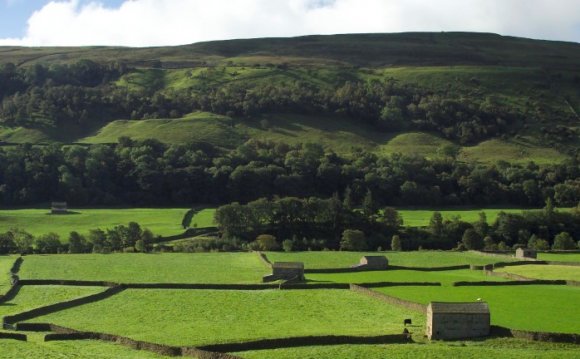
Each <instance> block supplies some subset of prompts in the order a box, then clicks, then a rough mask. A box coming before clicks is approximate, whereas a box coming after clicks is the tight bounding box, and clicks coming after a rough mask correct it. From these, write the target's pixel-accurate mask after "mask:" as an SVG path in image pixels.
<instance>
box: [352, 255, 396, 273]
mask: <svg viewBox="0 0 580 359" xmlns="http://www.w3.org/2000/svg"><path fill="white" fill-rule="evenodd" d="M388 266H389V260H388V259H387V257H385V256H363V257H362V258H361V259H360V262H359V264H356V265H354V266H352V267H353V268H359V269H378V270H380V269H387V267H388Z"/></svg>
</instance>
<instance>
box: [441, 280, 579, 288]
mask: <svg viewBox="0 0 580 359" xmlns="http://www.w3.org/2000/svg"><path fill="white" fill-rule="evenodd" d="M510 285H568V283H567V282H566V281H565V280H544V279H532V280H515V281H505V282H485V281H479V282H463V281H462V282H453V284H452V286H453V287H477V286H488V287H493V286H498V287H499V286H510Z"/></svg>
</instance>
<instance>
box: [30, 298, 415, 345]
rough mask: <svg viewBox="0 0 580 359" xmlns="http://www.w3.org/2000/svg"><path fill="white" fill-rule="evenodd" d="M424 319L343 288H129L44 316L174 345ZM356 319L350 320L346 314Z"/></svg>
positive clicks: (387, 328) (381, 329)
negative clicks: (251, 289)
mask: <svg viewBox="0 0 580 359" xmlns="http://www.w3.org/2000/svg"><path fill="white" fill-rule="evenodd" d="M407 317H410V318H412V319H413V320H414V321H415V322H418V323H420V322H423V321H424V320H425V319H424V317H423V316H422V315H420V314H410V313H408V312H406V311H405V310H402V309H400V308H398V307H394V306H390V305H387V304H385V303H382V302H379V301H377V300H375V299H372V298H369V297H365V296H361V295H359V294H357V293H354V292H350V291H343V290H307V291H306V290H293V291H277V290H266V291H205V290H202V291H199V290H198V291H180V290H148V291H143V290H128V291H125V292H123V293H121V294H120V295H117V296H114V297H112V298H110V299H107V300H105V301H101V302H98V303H94V304H89V305H86V306H83V307H78V308H75V309H71V310H67V311H64V312H60V313H55V314H51V315H48V316H45V317H42V318H39V320H40V321H47V322H54V323H58V324H61V325H65V326H70V327H74V328H78V329H84V330H93V331H101V332H109V333H116V334H121V335H125V336H129V337H132V338H135V339H140V340H147V341H153V342H159V343H166V344H172V345H199V344H211V343H220V342H221V343H225V342H236V341H243V340H252V339H259V338H280V337H285V336H302V335H330V334H336V335H340V334H351V335H381V334H387V333H399V332H400V331H401V323H402V322H403V319H404V318H407ZM345 318H349V320H345Z"/></svg>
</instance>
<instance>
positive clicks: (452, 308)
mask: <svg viewBox="0 0 580 359" xmlns="http://www.w3.org/2000/svg"><path fill="white" fill-rule="evenodd" d="M489 330H490V313H489V306H488V304H487V303H486V302H472V303H443V302H431V303H429V306H428V307H427V336H428V337H429V339H441V340H450V339H469V338H479V337H485V336H488V335H489Z"/></svg>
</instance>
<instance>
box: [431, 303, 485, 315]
mask: <svg viewBox="0 0 580 359" xmlns="http://www.w3.org/2000/svg"><path fill="white" fill-rule="evenodd" d="M429 308H430V309H431V311H432V312H433V313H468V314H489V305H488V304H487V303H486V302H468V303H452V302H431V303H429Z"/></svg>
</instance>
